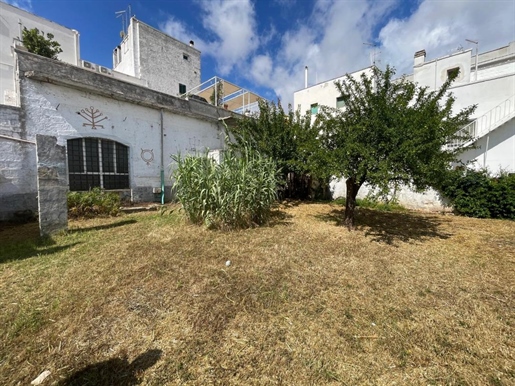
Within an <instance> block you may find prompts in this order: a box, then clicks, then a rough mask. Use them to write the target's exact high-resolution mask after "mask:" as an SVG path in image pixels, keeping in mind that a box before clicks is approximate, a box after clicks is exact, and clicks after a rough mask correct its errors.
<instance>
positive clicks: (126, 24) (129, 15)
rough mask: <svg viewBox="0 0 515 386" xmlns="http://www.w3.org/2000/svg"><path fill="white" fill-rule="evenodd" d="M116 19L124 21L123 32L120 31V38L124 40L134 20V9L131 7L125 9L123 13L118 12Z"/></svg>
mask: <svg viewBox="0 0 515 386" xmlns="http://www.w3.org/2000/svg"><path fill="white" fill-rule="evenodd" d="M114 14H115V15H116V18H121V19H122V30H121V31H120V37H121V38H122V39H123V38H124V37H125V36H126V35H127V30H128V28H129V23H130V19H131V18H132V8H131V5H130V4H129V6H128V7H127V9H124V10H123V11H118V12H115V13H114Z"/></svg>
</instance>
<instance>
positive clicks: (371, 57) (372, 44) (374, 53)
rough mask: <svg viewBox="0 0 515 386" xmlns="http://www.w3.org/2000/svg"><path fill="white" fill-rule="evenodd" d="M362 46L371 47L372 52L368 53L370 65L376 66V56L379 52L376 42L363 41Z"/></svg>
mask: <svg viewBox="0 0 515 386" xmlns="http://www.w3.org/2000/svg"><path fill="white" fill-rule="evenodd" d="M363 45H364V46H369V47H372V49H373V50H372V52H371V54H370V61H371V62H372V66H374V67H375V66H376V56H377V55H378V54H380V53H381V52H380V51H379V52H378V51H377V44H375V43H363Z"/></svg>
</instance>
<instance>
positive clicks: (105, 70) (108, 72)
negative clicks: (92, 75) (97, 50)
mask: <svg viewBox="0 0 515 386" xmlns="http://www.w3.org/2000/svg"><path fill="white" fill-rule="evenodd" d="M98 72H100V73H101V74H104V75H109V76H113V71H112V70H111V69H110V68H107V67H102V66H98Z"/></svg>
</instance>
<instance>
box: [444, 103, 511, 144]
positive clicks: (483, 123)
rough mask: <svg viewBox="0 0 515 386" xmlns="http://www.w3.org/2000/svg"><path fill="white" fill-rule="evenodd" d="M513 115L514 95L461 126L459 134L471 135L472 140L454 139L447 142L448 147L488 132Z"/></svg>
mask: <svg viewBox="0 0 515 386" xmlns="http://www.w3.org/2000/svg"><path fill="white" fill-rule="evenodd" d="M513 116H515V95H512V96H511V97H510V98H508V99H506V100H505V101H504V102H502V103H500V104H499V105H497V106H495V107H494V108H493V109H491V110H489V111H488V112H486V113H485V114H483V115H482V116H480V117H479V118H477V119H476V120H474V121H472V122H470V123H469V124H468V125H466V126H465V127H463V128H462V129H461V130H460V132H459V134H462V135H467V136H470V137H472V141H466V140H463V139H455V140H454V141H452V142H451V143H449V145H448V146H449V147H451V148H453V147H457V146H463V145H466V144H468V143H470V142H474V141H476V140H477V139H479V138H481V137H483V136H484V135H486V134H488V133H489V132H491V131H492V130H494V129H496V128H497V127H499V126H501V125H502V124H503V123H504V122H507V121H508V120H509V119H511V118H512V117H513Z"/></svg>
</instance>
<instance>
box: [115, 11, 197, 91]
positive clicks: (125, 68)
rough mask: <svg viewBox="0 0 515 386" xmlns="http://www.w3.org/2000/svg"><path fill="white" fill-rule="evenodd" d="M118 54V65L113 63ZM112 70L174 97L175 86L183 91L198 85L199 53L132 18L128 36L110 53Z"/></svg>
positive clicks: (177, 89) (116, 62)
mask: <svg viewBox="0 0 515 386" xmlns="http://www.w3.org/2000/svg"><path fill="white" fill-rule="evenodd" d="M118 51H120V52H121V61H117V59H116V58H117V57H118ZM184 55H186V57H187V59H185V58H184V57H185V56H184ZM113 69H115V70H116V71H118V72H121V73H124V74H127V75H131V76H135V77H137V78H140V79H142V80H144V81H145V82H146V84H147V87H149V88H151V89H152V90H156V91H160V92H164V93H166V94H169V95H174V96H177V95H179V83H181V84H183V85H185V86H186V90H187V91H189V90H191V89H192V88H193V87H196V86H198V85H199V84H200V79H201V76H200V75H201V73H200V70H201V69H200V51H199V50H197V49H196V48H195V47H191V46H190V45H189V44H186V43H184V42H180V41H178V40H176V39H174V38H173V37H171V36H168V35H166V34H165V33H163V32H161V31H158V30H156V29H154V28H152V27H150V26H149V25H147V24H145V23H143V22H141V21H139V20H137V19H135V18H132V19H131V23H130V25H129V29H128V35H127V36H126V37H125V38H124V39H123V41H122V43H121V44H120V48H116V49H115V51H114V52H113Z"/></svg>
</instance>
